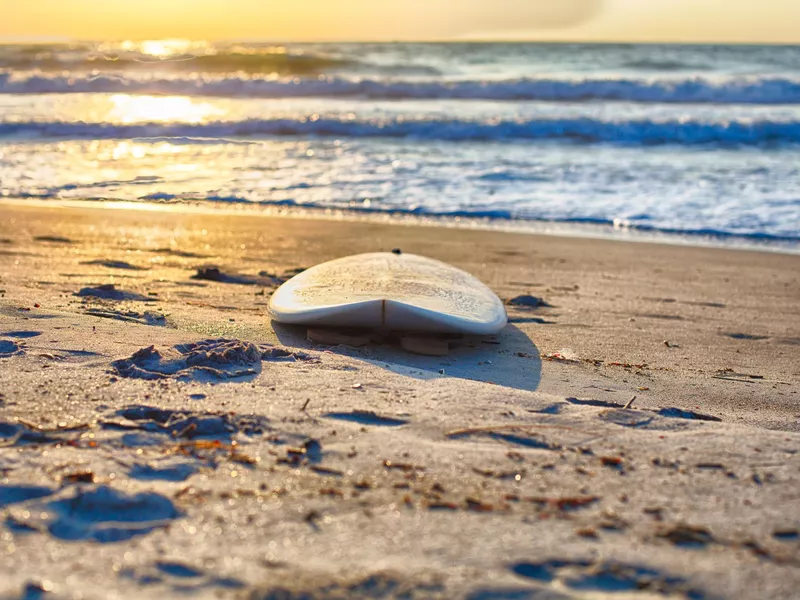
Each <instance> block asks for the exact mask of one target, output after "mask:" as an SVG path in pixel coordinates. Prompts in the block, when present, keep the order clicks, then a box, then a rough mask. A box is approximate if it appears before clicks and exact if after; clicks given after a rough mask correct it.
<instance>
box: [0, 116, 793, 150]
mask: <svg viewBox="0 0 800 600" xmlns="http://www.w3.org/2000/svg"><path fill="white" fill-rule="evenodd" d="M292 136H313V137H335V138H412V139H419V140H441V141H475V142H481V141H525V140H529V141H537V140H562V141H569V142H573V143H586V144H596V143H610V144H621V145H634V146H635V145H662V144H676V145H684V146H694V145H709V144H711V145H717V146H733V147H735V146H760V145H762V146H763V145H770V146H774V145H787V144H791V145H794V144H798V143H800V122H798V121H763V120H762V121H752V122H743V121H742V122H739V121H734V122H704V121H672V120H670V121H656V120H648V119H643V120H631V121H604V120H596V119H591V118H576V119H542V120H530V121H511V120H508V121H501V120H498V121H469V120H409V119H405V118H402V117H397V118H386V119H372V120H357V119H336V118H315V117H311V118H307V119H297V120H295V119H266V120H262V119H250V120H245V121H215V122H209V123H203V124H193V123H141V124H109V123H85V122H36V121H31V122H6V123H0V137H6V138H8V137H13V138H17V139H19V138H22V139H41V138H57V139H145V140H147V139H150V140H159V141H161V140H165V139H173V138H174V139H179V140H187V139H188V140H192V139H198V140H202V141H205V142H206V143H208V142H213V140H218V141H219V143H229V140H230V139H242V138H244V139H247V138H259V137H292Z"/></svg>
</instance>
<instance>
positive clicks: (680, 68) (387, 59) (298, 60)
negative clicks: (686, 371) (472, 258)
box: [0, 41, 800, 251]
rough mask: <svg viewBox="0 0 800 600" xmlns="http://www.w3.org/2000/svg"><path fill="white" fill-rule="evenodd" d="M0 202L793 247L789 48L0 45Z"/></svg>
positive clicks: (795, 125)
mask: <svg viewBox="0 0 800 600" xmlns="http://www.w3.org/2000/svg"><path fill="white" fill-rule="evenodd" d="M0 194H2V196H5V197H13V198H34V199H45V200H65V199H66V200H72V199H74V200H78V199H81V200H98V201H105V200H126V201H135V202H142V203H171V204H181V203H210V204H214V205H225V204H235V205H236V206H237V207H246V206H247V205H253V206H260V207H263V206H274V207H286V208H291V209H302V208H304V207H307V208H316V209H320V208H322V209H334V210H336V211H345V212H347V213H352V214H359V215H362V214H365V213H367V214H373V213H375V214H384V215H389V216H392V217H398V218H403V217H406V216H408V215H411V216H413V217H417V218H423V219H424V218H435V219H442V220H446V219H451V220H457V221H458V222H463V223H467V222H470V223H475V222H479V223H494V224H503V223H504V224H507V225H509V226H512V227H514V228H517V229H520V228H521V229H525V227H528V226H530V227H531V228H532V229H536V230H549V229H552V230H554V231H555V230H557V231H560V232H568V233H569V232H573V233H576V234H578V235H582V234H587V235H590V234H592V233H593V232H594V233H600V234H603V235H606V234H607V235H611V236H617V237H623V238H624V237H626V236H630V235H632V234H634V233H635V235H636V236H637V239H640V238H642V237H644V238H645V239H647V238H648V237H654V238H658V239H667V240H669V239H674V240H679V241H682V242H687V241H688V242H689V243H694V242H697V243H707V242H709V241H711V242H712V243H720V244H733V245H743V246H748V245H758V246H762V247H773V248H776V249H783V250H789V251H798V250H799V249H800V46H722V45H718V46H685V45H605V44H604V45H598V44H528V43H515V44H510V43H509V44H507V43H480V44H471V43H459V44H393V43H382V44H284V45H274V44H267V43H225V44H222V43H216V44H210V43H204V42H183V41H172V42H157V41H156V42H141V43H133V42H122V43H99V42H98V43H68V44H67V43H65V44H37V45H4V46H0Z"/></svg>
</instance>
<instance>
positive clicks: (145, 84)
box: [0, 57, 800, 104]
mask: <svg viewBox="0 0 800 600" xmlns="http://www.w3.org/2000/svg"><path fill="white" fill-rule="evenodd" d="M295 59H296V60H302V59H301V58H299V57H296V58H295ZM295 59H292V60H295ZM280 60H284V59H280ZM286 60H288V59H286ZM313 60H314V61H318V60H321V59H318V58H315V59H313ZM299 64H300V63H296V64H294V65H293V66H292V67H291V68H293V69H297V68H300V67H298V65H299ZM318 66H319V65H318V64H314V63H308V64H307V65H306V66H305V67H303V68H308V69H309V71H314V70H316V69H317V67H318ZM141 75H142V76H132V75H131V74H130V73H128V74H125V75H124V76H116V75H108V74H106V75H91V74H82V75H81V74H71V75H62V74H49V73H26V74H19V73H17V74H12V73H10V72H4V73H0V93H2V94H70V93H129V94H157V95H180V96H217V97H231V98H238V97H241V98H290V97H329V98H347V97H353V98H366V99H373V100H403V99H456V100H458V99H463V100H507V101H514V100H527V101H536V100H538V101H549V102H581V101H584V102H585V101H621V102H640V103H664V104H680V103H684V104H688V103H700V104H708V103H715V104H800V79H791V78H782V77H774V78H768V79H765V78H736V79H727V80H720V81H712V80H710V79H704V78H699V77H693V78H689V79H678V80H669V79H660V80H658V79H656V80H650V79H583V80H568V79H514V80H504V81H482V80H481V81H450V82H447V81H432V80H417V81H413V80H404V81H397V80H380V79H346V78H336V77H329V76H320V77H317V78H314V79H303V78H290V79H270V78H263V77H246V76H224V77H212V76H201V75H197V76H182V77H178V76H175V77H157V76H152V75H150V74H147V75H145V74H144V73H143V74H141Z"/></svg>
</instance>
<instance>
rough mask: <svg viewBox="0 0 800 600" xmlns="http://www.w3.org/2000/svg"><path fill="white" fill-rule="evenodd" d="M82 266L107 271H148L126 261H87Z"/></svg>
mask: <svg viewBox="0 0 800 600" xmlns="http://www.w3.org/2000/svg"><path fill="white" fill-rule="evenodd" d="M81 264H82V265H92V266H97V267H106V268H107V269H125V270H127V271H146V270H147V269H146V268H145V267H137V266H136V265H132V264H131V263H128V262H125V261H124V260H102V259H100V260H87V261H84V262H82V263H81Z"/></svg>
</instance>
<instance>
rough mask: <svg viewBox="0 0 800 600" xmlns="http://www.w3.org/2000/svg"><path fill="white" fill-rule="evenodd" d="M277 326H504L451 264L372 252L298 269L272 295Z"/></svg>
mask: <svg viewBox="0 0 800 600" xmlns="http://www.w3.org/2000/svg"><path fill="white" fill-rule="evenodd" d="M269 310H270V314H271V316H272V318H273V319H274V320H275V321H277V322H279V323H287V324H295V325H308V326H332V327H359V328H366V329H390V330H396V331H416V332H431V333H462V334H475V335H491V334H495V333H497V332H499V331H500V330H501V329H502V328H503V327H505V325H506V323H507V317H506V311H505V307H504V306H503V303H502V302H501V301H500V299H499V298H498V297H497V296H496V295H495V294H494V292H492V291H491V290H490V289H489V288H488V287H487V286H486V285H484V284H483V283H481V282H480V281H479V280H478V279H477V278H475V277H473V276H472V275H470V274H469V273H466V272H464V271H462V270H460V269H457V268H455V267H453V266H451V265H448V264H446V263H443V262H440V261H438V260H433V259H431V258H426V257H423V256H417V255H414V254H394V253H391V252H374V253H369V254H357V255H354V256H348V257H345V258H340V259H337V260H332V261H330V262H326V263H322V264H320V265H317V266H315V267H311V268H310V269H308V270H306V271H303V272H302V273H300V274H299V275H296V276H294V277H293V278H292V279H290V280H289V281H287V282H286V283H284V284H283V285H282V286H281V287H279V288H278V289H277V290H276V291H275V293H274V294H273V295H272V299H271V300H270V305H269Z"/></svg>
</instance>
